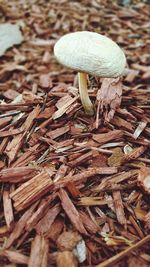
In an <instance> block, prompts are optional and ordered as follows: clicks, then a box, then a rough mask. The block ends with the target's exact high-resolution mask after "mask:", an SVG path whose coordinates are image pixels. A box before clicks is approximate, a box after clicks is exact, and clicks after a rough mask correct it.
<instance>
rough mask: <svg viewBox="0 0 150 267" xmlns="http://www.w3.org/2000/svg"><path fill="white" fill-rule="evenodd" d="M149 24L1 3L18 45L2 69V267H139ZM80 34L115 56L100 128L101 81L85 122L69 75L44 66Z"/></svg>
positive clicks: (143, 10) (95, 1)
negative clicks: (113, 86) (116, 48)
mask: <svg viewBox="0 0 150 267" xmlns="http://www.w3.org/2000/svg"><path fill="white" fill-rule="evenodd" d="M149 12H150V8H149V5H148V4H146V3H143V2H142V1H135V2H133V4H132V5H129V6H127V7H122V6H119V5H117V4H116V1H107V0H105V1H104V0H103V1H99V0H91V1H89V0H83V1H66V0H61V1H56V0H51V1H46V0H45V1H44V0H39V1H33V0H32V1H21V0H20V1H2V2H1V3H0V21H1V23H4V22H11V23H15V24H18V25H20V28H21V31H22V34H23V36H24V42H23V43H22V44H21V45H19V46H14V47H13V48H11V49H9V50H8V51H7V52H6V53H5V55H4V56H2V57H1V64H0V155H1V156H0V184H1V187H0V188H1V189H0V266H3V267H4V266H5V267H6V266H7V267H8V266H9V267H15V266H26V265H28V266H29V267H34V266H36V267H46V266H49V267H53V266H58V267H67V266H68V267H77V266H84V267H90V266H91V267H92V266H93V267H94V266H97V267H104V266H129V267H131V266H132V267H133V266H144V267H145V266H149V264H150V235H149V230H150V209H149V200H150V199H149V193H150V181H149V179H150V149H149V146H150V142H149V140H150V124H149V123H150V89H149V87H148V86H149V82H148V81H149V78H150V68H149V67H148V64H149V63H148V60H149V52H150V49H149V47H150V41H149V28H150V23H149ZM78 30H90V31H96V32H98V33H101V34H105V35H106V36H109V37H111V38H112V39H113V40H114V41H116V42H117V43H118V44H119V45H120V46H121V47H122V48H123V49H124V51H125V54H126V57H127V68H126V73H125V75H124V77H123V96H122V102H121V106H120V108H118V109H117V110H116V112H115V114H114V117H113V119H111V120H110V121H109V120H108V119H107V114H108V111H110V109H111V105H108V106H107V107H104V109H103V112H102V111H101V110H100V111H99V112H98V110H97V107H98V106H99V101H100V100H99V98H98V94H97V92H100V87H101V82H102V81H101V80H100V79H97V77H89V95H90V98H91V100H92V102H93V104H94V107H95V115H94V116H93V117H89V116H87V115H86V114H85V112H84V110H83V108H82V106H81V102H80V98H79V94H78V83H77V75H76V73H74V72H73V71H71V70H70V69H66V68H64V67H63V66H61V65H59V64H58V63H57V62H56V60H55V58H54V55H53V46H54V44H55V42H56V41H57V40H58V39H59V38H60V36H62V35H64V34H65V33H68V32H72V31H78ZM148 49H149V50H148ZM106 85H107V82H106Z"/></svg>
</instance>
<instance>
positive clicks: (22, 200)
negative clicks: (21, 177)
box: [10, 171, 52, 211]
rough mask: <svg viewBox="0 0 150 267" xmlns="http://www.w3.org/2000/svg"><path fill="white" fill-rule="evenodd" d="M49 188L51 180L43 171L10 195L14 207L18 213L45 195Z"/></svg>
mask: <svg viewBox="0 0 150 267" xmlns="http://www.w3.org/2000/svg"><path fill="white" fill-rule="evenodd" d="M51 186H52V180H51V178H50V177H49V174H48V173H46V172H45V171H43V172H41V173H39V174H38V175H36V176H35V177H33V178H32V179H30V180H29V181H27V182H25V183H24V184H22V185H21V186H19V187H18V188H17V189H16V190H15V191H14V192H12V193H11V194H10V197H11V198H12V199H13V201H14V207H15V208H16V210H18V211H19V210H22V209H24V208H26V207H28V206H29V205H31V204H32V203H33V202H35V201H36V200H37V199H39V197H42V196H43V195H44V194H45V193H47V192H48V191H49V189H50V188H51Z"/></svg>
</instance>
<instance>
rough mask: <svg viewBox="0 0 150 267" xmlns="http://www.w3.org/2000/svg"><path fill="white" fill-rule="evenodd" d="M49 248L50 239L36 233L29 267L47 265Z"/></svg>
mask: <svg viewBox="0 0 150 267" xmlns="http://www.w3.org/2000/svg"><path fill="white" fill-rule="evenodd" d="M48 250H49V246H48V240H47V239H46V238H44V237H42V236H40V235H36V237H35V238H34V240H33V242H32V246H31V253H30V258H29V263H28V267H35V266H36V267H47V266H48Z"/></svg>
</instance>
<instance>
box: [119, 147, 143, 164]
mask: <svg viewBox="0 0 150 267" xmlns="http://www.w3.org/2000/svg"><path fill="white" fill-rule="evenodd" d="M145 150H146V147H144V146H140V147H138V148H135V149H133V150H132V151H131V152H130V153H128V154H126V155H125V158H124V161H130V160H134V159H137V158H138V157H139V156H141V155H142V154H143V153H144V151H145Z"/></svg>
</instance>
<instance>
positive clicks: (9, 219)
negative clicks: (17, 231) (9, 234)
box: [3, 190, 14, 228]
mask: <svg viewBox="0 0 150 267" xmlns="http://www.w3.org/2000/svg"><path fill="white" fill-rule="evenodd" d="M3 207H4V216H5V221H6V224H7V226H8V228H10V226H11V225H12V223H13V221H14V215H13V208H12V202H11V199H10V197H9V192H8V191H6V190H5V191H4V192H3Z"/></svg>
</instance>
